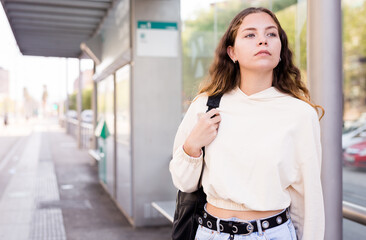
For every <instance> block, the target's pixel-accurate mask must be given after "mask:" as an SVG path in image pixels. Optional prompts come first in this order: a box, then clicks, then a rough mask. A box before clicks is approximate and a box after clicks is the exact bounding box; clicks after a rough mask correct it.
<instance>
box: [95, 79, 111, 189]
mask: <svg viewBox="0 0 366 240" xmlns="http://www.w3.org/2000/svg"><path fill="white" fill-rule="evenodd" d="M113 98H114V79H113V76H109V77H107V78H106V79H105V80H103V81H101V82H99V83H98V124H100V122H103V121H105V123H106V127H107V129H108V132H109V135H107V136H106V138H105V139H104V138H98V148H99V151H101V152H102V153H103V155H102V156H103V157H102V160H101V161H100V163H99V176H100V179H101V181H103V182H104V183H106V184H107V189H108V191H109V192H110V193H111V194H112V193H113V185H114V137H113V135H114V99H113Z"/></svg>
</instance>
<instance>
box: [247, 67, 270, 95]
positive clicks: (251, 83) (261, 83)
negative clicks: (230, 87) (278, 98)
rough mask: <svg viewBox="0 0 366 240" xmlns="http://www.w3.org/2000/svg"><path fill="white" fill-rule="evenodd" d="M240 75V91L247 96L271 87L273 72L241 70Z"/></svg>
mask: <svg viewBox="0 0 366 240" xmlns="http://www.w3.org/2000/svg"><path fill="white" fill-rule="evenodd" d="M240 75H241V77H240V78H241V79H240V89H241V90H242V91H243V92H244V93H245V94H246V95H248V96H249V95H252V94H254V93H257V92H260V91H262V90H264V89H267V88H269V87H271V86H272V81H273V71H268V72H253V71H242V69H241V74H240Z"/></svg>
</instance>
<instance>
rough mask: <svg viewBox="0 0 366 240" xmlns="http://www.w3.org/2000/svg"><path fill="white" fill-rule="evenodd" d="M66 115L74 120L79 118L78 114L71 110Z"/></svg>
mask: <svg viewBox="0 0 366 240" xmlns="http://www.w3.org/2000/svg"><path fill="white" fill-rule="evenodd" d="M66 115H67V117H69V118H73V119H77V118H78V113H77V112H76V111H75V110H69V111H68V112H67V114H66Z"/></svg>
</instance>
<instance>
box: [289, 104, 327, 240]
mask: <svg viewBox="0 0 366 240" xmlns="http://www.w3.org/2000/svg"><path fill="white" fill-rule="evenodd" d="M301 123H302V124H301V126H300V127H299V128H298V129H297V133H296V138H295V141H296V144H297V149H296V152H297V156H296V158H297V160H298V166H299V168H298V177H297V180H296V181H295V182H294V183H293V184H292V185H291V186H290V187H289V192H290V196H291V206H290V216H291V219H292V221H293V224H294V226H295V230H296V233H297V239H298V240H323V239H324V232H325V214H324V202H323V191H322V184H321V164H322V147H321V139H320V124H319V120H318V115H317V113H316V111H315V110H314V109H313V108H312V111H310V113H309V112H307V115H306V116H304V117H303V118H302V120H301Z"/></svg>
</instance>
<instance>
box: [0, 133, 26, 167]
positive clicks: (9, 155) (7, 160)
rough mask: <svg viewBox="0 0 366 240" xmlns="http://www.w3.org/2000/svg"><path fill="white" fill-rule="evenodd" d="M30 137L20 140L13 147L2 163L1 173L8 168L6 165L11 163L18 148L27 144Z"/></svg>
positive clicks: (0, 163) (0, 165)
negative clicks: (26, 141)
mask: <svg viewBox="0 0 366 240" xmlns="http://www.w3.org/2000/svg"><path fill="white" fill-rule="evenodd" d="M27 138H28V136H25V137H21V139H18V140H17V141H16V143H15V144H14V145H13V147H12V148H11V149H10V151H9V153H8V154H7V155H6V156H5V157H4V159H3V160H2V161H1V162H0V171H1V170H2V169H3V168H4V167H5V166H6V164H7V163H8V162H9V161H10V159H11V157H12V156H13V155H14V154H15V153H16V151H17V150H18V148H19V147H20V146H21V145H22V144H23V143H24V142H25V140H26V139H27Z"/></svg>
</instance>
